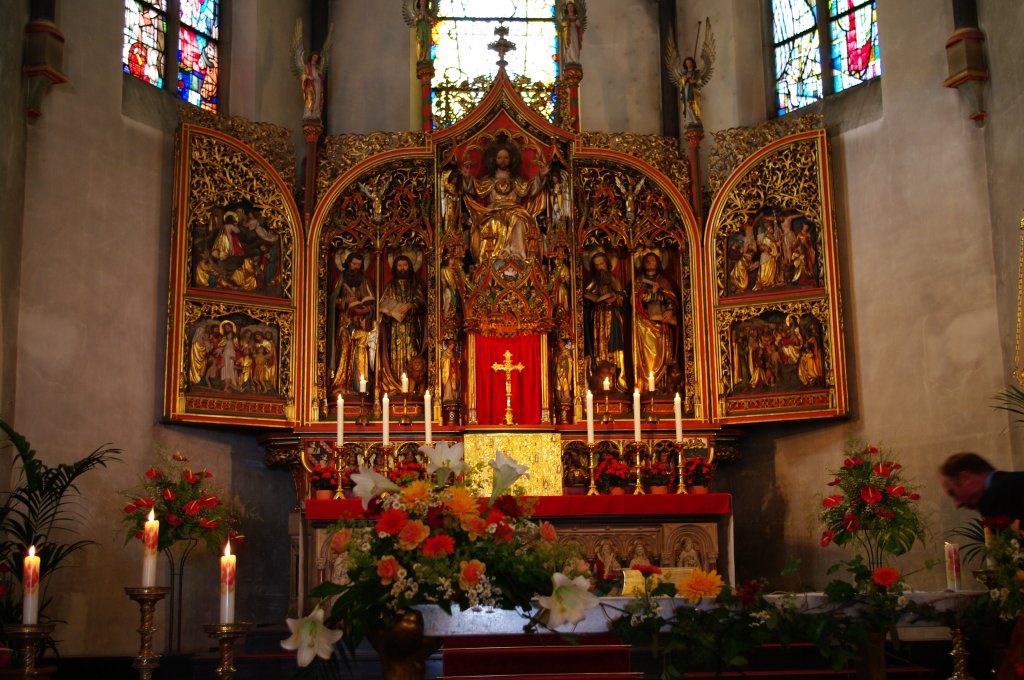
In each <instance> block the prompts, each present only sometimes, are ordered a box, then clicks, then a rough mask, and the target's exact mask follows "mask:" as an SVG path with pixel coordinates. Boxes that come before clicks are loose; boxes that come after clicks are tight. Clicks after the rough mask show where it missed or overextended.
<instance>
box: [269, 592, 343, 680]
mask: <svg viewBox="0 0 1024 680" xmlns="http://www.w3.org/2000/svg"><path fill="white" fill-rule="evenodd" d="M286 621H287V623H288V628H289V629H290V630H291V631H292V636H291V637H290V638H288V639H287V640H281V646H282V647H284V648H285V649H293V650H295V651H296V652H298V653H297V654H296V659H297V660H298V663H299V665H300V666H303V667H305V666H308V665H309V664H310V663H311V662H312V661H313V657H314V656H319V657H320V658H321V659H330V658H331V655H332V654H334V643H336V642H337V641H338V640H340V639H341V631H340V630H331V629H329V628H327V627H326V626H325V625H324V610H323V609H320V608H319V607H317V608H316V609H315V610H313V613H312V614H310V615H309V616H306V617H304V618H301V619H286Z"/></svg>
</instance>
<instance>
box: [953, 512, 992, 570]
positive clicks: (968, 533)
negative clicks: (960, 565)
mask: <svg viewBox="0 0 1024 680" xmlns="http://www.w3.org/2000/svg"><path fill="white" fill-rule="evenodd" d="M947 535H948V536H951V537H952V536H956V537H959V538H966V539H967V543H963V544H961V546H960V556H961V557H962V558H963V560H964V562H974V561H976V560H980V559H981V558H982V555H983V553H984V551H985V526H984V525H983V524H982V523H981V518H980V517H974V518H971V519H970V520H968V522H967V524H965V525H963V526H961V527H957V528H956V529H953V530H952V531H950V532H949V534H947Z"/></svg>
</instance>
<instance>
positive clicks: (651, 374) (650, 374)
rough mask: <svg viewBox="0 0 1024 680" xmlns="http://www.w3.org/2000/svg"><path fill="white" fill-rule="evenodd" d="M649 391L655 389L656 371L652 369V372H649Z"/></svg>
mask: <svg viewBox="0 0 1024 680" xmlns="http://www.w3.org/2000/svg"><path fill="white" fill-rule="evenodd" d="M647 391H648V392H653V391H654V371H651V372H650V373H648V374H647Z"/></svg>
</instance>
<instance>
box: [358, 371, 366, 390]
mask: <svg viewBox="0 0 1024 680" xmlns="http://www.w3.org/2000/svg"><path fill="white" fill-rule="evenodd" d="M365 392H366V376H365V375H360V376H359V393H360V394H363V393H365Z"/></svg>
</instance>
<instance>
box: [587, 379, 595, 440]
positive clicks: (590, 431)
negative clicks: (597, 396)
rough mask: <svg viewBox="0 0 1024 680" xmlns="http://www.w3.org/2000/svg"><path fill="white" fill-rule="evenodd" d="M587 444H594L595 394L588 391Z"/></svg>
mask: <svg viewBox="0 0 1024 680" xmlns="http://www.w3.org/2000/svg"><path fill="white" fill-rule="evenodd" d="M587 443H588V444H593V443H594V393H593V392H591V391H590V390H587Z"/></svg>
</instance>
